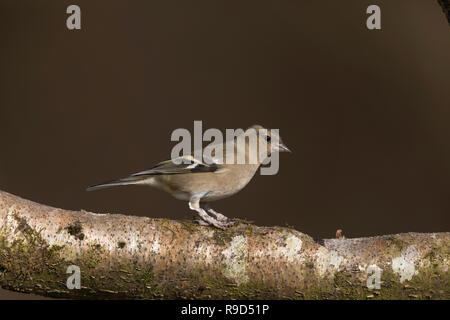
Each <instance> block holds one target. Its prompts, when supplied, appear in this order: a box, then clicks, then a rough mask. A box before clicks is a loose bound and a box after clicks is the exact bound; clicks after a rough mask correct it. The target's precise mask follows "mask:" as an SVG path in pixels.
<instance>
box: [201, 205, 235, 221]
mask: <svg viewBox="0 0 450 320" xmlns="http://www.w3.org/2000/svg"><path fill="white" fill-rule="evenodd" d="M202 207H203V209H205V210H206V211H207V212H208V213H210V214H212V215H213V216H214V217H216V219H217V220H219V221H221V222H230V218H228V217H227V216H225V215H223V214H221V213H219V212H217V211H215V210H214V209H213V208H211V207H210V206H209V204H208V203H203V204H202Z"/></svg>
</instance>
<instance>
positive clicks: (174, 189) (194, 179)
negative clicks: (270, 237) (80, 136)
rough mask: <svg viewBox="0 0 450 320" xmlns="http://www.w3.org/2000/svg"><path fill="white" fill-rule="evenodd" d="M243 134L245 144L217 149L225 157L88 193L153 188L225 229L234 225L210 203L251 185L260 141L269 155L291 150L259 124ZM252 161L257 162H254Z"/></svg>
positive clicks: (188, 162)
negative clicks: (241, 160) (115, 188)
mask: <svg viewBox="0 0 450 320" xmlns="http://www.w3.org/2000/svg"><path fill="white" fill-rule="evenodd" d="M244 134H245V135H246V136H247V137H248V139H245V143H243V144H240V143H238V137H236V138H235V139H234V140H233V141H231V144H230V145H231V146H232V147H231V148H226V143H224V144H222V145H218V148H220V149H221V150H223V157H220V158H219V157H218V156H217V157H216V156H215V155H213V157H212V158H211V159H209V158H208V159H203V160H202V161H200V160H197V159H195V158H194V157H192V156H190V155H189V156H183V157H180V158H177V159H172V160H167V161H163V162H160V163H158V164H157V165H155V166H154V167H152V168H150V169H148V170H145V171H141V172H138V173H135V174H132V175H131V176H129V177H126V178H123V179H119V180H113V181H109V182H105V183H102V184H98V185H94V186H91V187H89V188H88V189H87V190H88V191H92V190H98V189H103V188H108V187H113V186H120V185H148V186H153V187H156V188H158V189H161V190H164V191H166V192H168V193H170V194H171V195H173V196H174V197H175V198H177V199H179V200H185V201H189V207H190V208H191V209H192V210H195V211H196V212H197V213H198V214H199V216H200V218H201V220H199V221H198V222H199V223H201V224H209V225H214V226H215V227H218V228H221V229H224V228H225V227H227V226H229V225H232V224H233V221H231V220H230V219H228V218H227V217H226V216H224V215H222V214H220V213H218V212H216V211H214V210H213V209H211V208H210V207H209V205H208V203H209V202H211V201H214V200H219V199H223V198H227V197H229V196H232V195H233V194H235V193H237V192H239V191H240V190H242V189H243V188H244V187H245V186H246V185H247V184H248V183H249V182H250V180H251V179H252V177H253V176H254V175H255V173H256V171H257V170H258V168H259V166H260V165H261V163H262V161H263V160H264V159H263V156H264V153H263V152H262V151H263V150H264V149H261V148H260V147H258V146H259V145H260V143H261V142H264V143H263V144H262V145H263V146H264V147H265V148H266V149H265V153H266V154H267V156H269V155H270V154H271V153H272V152H282V151H290V150H289V149H288V148H287V147H286V146H285V145H284V144H283V143H282V141H281V138H280V137H278V136H274V134H273V133H272V132H271V131H270V130H265V129H264V128H263V127H261V126H259V125H254V126H252V127H250V128H248V129H247V130H246V131H245V133H244ZM252 137H253V138H255V139H254V140H253V141H257V143H256V144H255V143H250V141H252V139H251V138H252ZM260 139H264V141H262V140H260ZM228 149H230V150H228ZM252 154H254V155H256V158H252V157H251V155H252ZM227 156H229V159H234V161H233V162H232V164H228V161H225V159H227ZM240 156H241V157H243V158H245V163H242V164H239V163H238V158H239V157H240ZM233 157H234V158H233ZM252 159H253V160H255V161H251V160H252ZM207 160H208V161H207ZM182 161H184V162H183V163H182ZM208 213H209V214H208Z"/></svg>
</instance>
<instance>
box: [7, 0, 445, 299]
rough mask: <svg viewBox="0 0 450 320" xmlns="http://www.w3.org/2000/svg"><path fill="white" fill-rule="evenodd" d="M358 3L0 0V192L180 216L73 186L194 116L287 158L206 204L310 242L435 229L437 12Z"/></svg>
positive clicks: (134, 195)
mask: <svg viewBox="0 0 450 320" xmlns="http://www.w3.org/2000/svg"><path fill="white" fill-rule="evenodd" d="M372 2H373V1H360V0H358V1H356V0H355V1H307V0H302V1H211V0H207V1H106V0H105V1H80V0H78V1H70V2H69V1H56V0H54V1H44V0H41V1H5V0H1V10H0V15H1V16H0V21H1V22H0V23H1V28H0V30H1V39H2V40H1V41H2V48H1V92H0V99H1V102H0V139H1V140H0V146H1V147H0V148H1V149H0V150H1V160H0V189H1V190H4V191H8V192H10V193H13V194H16V195H19V196H22V197H24V198H28V199H31V200H34V201H37V202H40V203H45V204H49V205H52V206H56V207H62V208H67V209H74V210H78V209H86V210H91V211H97V212H113V213H127V214H133V215H141V216H149V217H168V218H173V219H179V218H186V217H190V216H191V213H190V210H189V209H188V207H187V204H186V203H183V202H180V201H176V200H174V199H172V198H171V197H170V196H169V195H166V194H163V193H161V192H160V191H157V190H152V189H149V188H143V187H123V188H118V189H110V190H104V191H99V192H95V193H87V192H85V188H86V187H87V186H88V185H91V184H94V183H98V182H102V181H104V180H109V179H113V178H117V177H122V176H125V175H127V174H129V173H132V172H136V171H138V170H142V169H146V168H148V167H150V166H152V165H153V164H155V163H156V162H158V161H160V160H164V159H165V158H167V157H169V156H170V150H171V147H172V146H173V145H174V143H172V142H170V134H171V132H172V131H173V130H174V129H176V128H179V127H184V128H188V129H192V128H193V120H203V123H204V127H205V129H206V128H211V127H215V128H219V129H222V130H224V129H225V128H239V127H244V128H245V127H247V126H249V125H252V124H255V123H258V124H262V125H264V126H267V127H270V128H280V132H281V134H282V136H283V138H284V140H285V142H286V143H287V145H288V146H289V147H291V148H292V149H293V150H294V153H293V154H282V155H281V165H280V172H279V174H278V175H276V176H260V175H257V176H256V177H255V178H254V180H253V181H252V182H251V183H250V184H249V185H248V186H247V188H246V189H244V190H243V191H242V192H240V193H239V194H237V195H235V196H233V197H231V198H229V199H226V200H223V201H219V202H217V203H216V204H215V207H216V208H217V209H218V211H222V212H224V213H225V214H227V215H229V216H232V217H233V216H235V217H240V218H247V219H251V220H255V222H256V223H257V224H259V225H285V224H289V225H291V226H294V227H295V228H296V229H298V230H301V231H303V232H306V233H308V234H310V235H312V236H314V237H332V236H334V233H335V231H336V229H338V228H342V229H343V230H344V233H345V234H346V236H348V237H359V236H370V235H376V234H386V233H398V232H407V231H420V232H431V231H450V228H449V226H450V219H449V210H450V197H449V190H450V188H449V187H450V126H449V120H450V110H449V109H450V101H449V83H450V57H449V52H450V36H449V26H448V23H447V21H446V20H445V17H444V14H443V13H442V12H441V9H440V7H439V6H438V4H437V1H413V0H407V1H406V0H405V1H395V2H394V1H381V0H379V1H376V3H377V4H378V5H380V6H381V10H382V30H381V31H369V30H367V28H366V26H365V21H366V17H367V15H366V13H365V10H366V8H367V6H368V5H369V4H372ZM74 3H76V4H78V5H80V6H81V10H82V30H80V31H69V30H67V28H66V26H65V19H66V13H65V10H66V7H67V6H68V5H69V4H74ZM1 294H2V295H1V297H3V298H27V297H29V296H26V295H19V294H15V293H9V292H7V291H3V292H1Z"/></svg>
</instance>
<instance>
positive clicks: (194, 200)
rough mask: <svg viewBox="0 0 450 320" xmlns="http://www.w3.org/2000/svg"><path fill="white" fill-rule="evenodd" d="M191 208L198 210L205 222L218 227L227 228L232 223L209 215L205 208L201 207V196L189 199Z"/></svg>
mask: <svg viewBox="0 0 450 320" xmlns="http://www.w3.org/2000/svg"><path fill="white" fill-rule="evenodd" d="M189 208H190V209H191V210H195V211H197V213H198V215H199V216H200V218H201V219H202V220H203V221H204V222H207V223H208V224H210V225H213V226H214V227H216V228H219V229H222V230H225V229H226V227H228V226H229V225H230V224H229V223H225V222H223V221H219V220H216V219H214V218H213V217H211V216H210V215H208V214H207V213H206V211H205V210H203V209H202V208H200V198H199V197H194V198H191V201H189Z"/></svg>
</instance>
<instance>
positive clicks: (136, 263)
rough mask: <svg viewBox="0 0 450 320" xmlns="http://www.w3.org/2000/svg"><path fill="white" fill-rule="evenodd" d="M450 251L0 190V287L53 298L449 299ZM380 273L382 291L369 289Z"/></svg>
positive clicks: (425, 241)
mask: <svg viewBox="0 0 450 320" xmlns="http://www.w3.org/2000/svg"><path fill="white" fill-rule="evenodd" d="M449 248H450V233H431V234H421V233H406V234H398V235H387V236H377V237H370V238H359V239H329V240H322V241H318V242H316V241H314V240H313V239H312V238H311V237H310V236H308V235H305V234H303V233H300V232H298V231H295V230H292V229H289V228H281V227H258V226H254V225H250V224H244V223H239V224H238V225H237V226H235V227H233V228H231V229H229V230H226V231H222V230H218V229H215V228H212V227H205V226H199V225H196V224H194V223H192V222H191V221H187V220H186V221H173V220H167V219H151V218H145V217H133V216H125V215H119V214H114V215H110V214H107V215H100V214H94V213H90V212H86V211H80V212H76V211H67V210H62V209H55V208H52V207H48V206H44V205H40V204H37V203H34V202H31V201H28V200H24V199H21V198H19V197H16V196H13V195H11V194H8V193H6V192H2V191H0V285H1V286H2V287H3V288H6V289H10V290H15V291H20V292H27V293H35V294H39V295H44V296H50V297H65V298H91V299H92V298H94V299H100V298H112V299H116V298H125V299H135V298H137V299H172V298H186V299H194V298H202V299H210V298H211V299H214V298H216V299H222V298H244V299H245V298H255V299H258V298H260V299H265V298H273V299H323V298H331V299H347V298H348V299H366V298H375V299H376V298H381V299H403V298H408V299H411V298H433V299H449V298H450V288H449V283H450V279H449V272H448V263H449V256H450V252H449V251H450V249H449ZM70 265H76V266H79V268H80V270H81V289H72V290H70V289H68V287H67V285H66V282H67V278H68V277H70V276H71V274H68V273H67V268H68V267H69V266H70ZM378 268H379V269H378ZM377 270H379V271H380V272H381V274H380V275H381V283H379V284H380V289H373V290H370V289H368V287H367V285H366V284H367V279H368V278H369V277H370V279H372V280H373V281H372V280H370V279H369V280H370V281H369V282H370V283H373V284H374V285H375V286H376V283H377V282H376V280H374V279H375V278H376V276H377V274H376V271H377ZM372 273H373V274H372Z"/></svg>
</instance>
